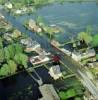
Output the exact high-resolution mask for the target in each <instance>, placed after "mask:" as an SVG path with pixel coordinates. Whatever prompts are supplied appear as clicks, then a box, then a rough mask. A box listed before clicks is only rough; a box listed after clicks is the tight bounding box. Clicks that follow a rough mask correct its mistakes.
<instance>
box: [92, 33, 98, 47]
mask: <svg viewBox="0 0 98 100" xmlns="http://www.w3.org/2000/svg"><path fill="white" fill-rule="evenodd" d="M92 46H93V47H96V46H98V34H96V35H94V36H93V40H92Z"/></svg>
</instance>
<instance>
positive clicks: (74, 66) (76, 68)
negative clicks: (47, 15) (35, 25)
mask: <svg viewBox="0 0 98 100" xmlns="http://www.w3.org/2000/svg"><path fill="white" fill-rule="evenodd" d="M2 13H3V15H4V16H5V18H6V20H7V21H9V22H10V23H11V24H12V25H13V26H14V27H16V28H17V29H19V30H20V31H21V32H23V33H27V34H28V35H29V36H30V37H32V39H33V40H36V41H38V42H39V43H40V44H41V45H42V47H43V48H45V49H46V50H47V51H51V52H52V53H55V52H56V50H55V49H54V48H53V47H52V46H51V44H50V43H49V41H48V40H47V39H46V38H45V37H41V36H39V35H37V34H35V33H33V32H31V31H29V30H26V29H25V28H24V26H23V24H22V23H20V22H19V21H18V20H17V19H15V18H14V17H13V16H11V15H10V14H9V13H5V12H4V11H3V12H2ZM57 52H59V53H60V55H61V61H62V63H63V64H65V65H66V66H67V67H68V68H69V69H70V70H71V71H72V72H74V73H75V74H76V76H77V77H78V78H79V79H80V80H81V82H82V83H83V85H84V86H85V87H86V88H87V89H88V90H89V91H90V92H91V94H93V96H94V97H95V98H96V100H98V89H97V88H96V86H95V85H94V84H93V82H92V81H91V80H90V79H89V77H88V76H87V75H86V74H85V70H82V69H80V67H81V66H80V65H79V64H78V63H77V62H75V61H74V60H73V59H72V58H71V57H68V56H67V55H66V54H65V55H64V54H63V53H62V52H60V51H58V50H57Z"/></svg>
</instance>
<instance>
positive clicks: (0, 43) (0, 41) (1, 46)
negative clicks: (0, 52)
mask: <svg viewBox="0 0 98 100" xmlns="http://www.w3.org/2000/svg"><path fill="white" fill-rule="evenodd" d="M2 42H3V40H2V38H1V37H0V48H3V43H2Z"/></svg>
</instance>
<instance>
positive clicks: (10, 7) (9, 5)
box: [5, 2, 13, 9]
mask: <svg viewBox="0 0 98 100" xmlns="http://www.w3.org/2000/svg"><path fill="white" fill-rule="evenodd" d="M5 7H7V8H8V9H12V8H13V5H12V3H10V2H7V3H5Z"/></svg>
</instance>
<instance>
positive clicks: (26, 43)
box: [20, 38, 40, 52]
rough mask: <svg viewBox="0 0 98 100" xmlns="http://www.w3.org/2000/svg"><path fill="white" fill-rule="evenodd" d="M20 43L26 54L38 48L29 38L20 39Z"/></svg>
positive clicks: (37, 44)
mask: <svg viewBox="0 0 98 100" xmlns="http://www.w3.org/2000/svg"><path fill="white" fill-rule="evenodd" d="M20 43H21V44H23V45H24V46H25V51H26V52H31V51H36V49H37V48H40V44H39V43H38V42H36V41H32V39H31V38H26V39H21V41H20Z"/></svg>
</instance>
